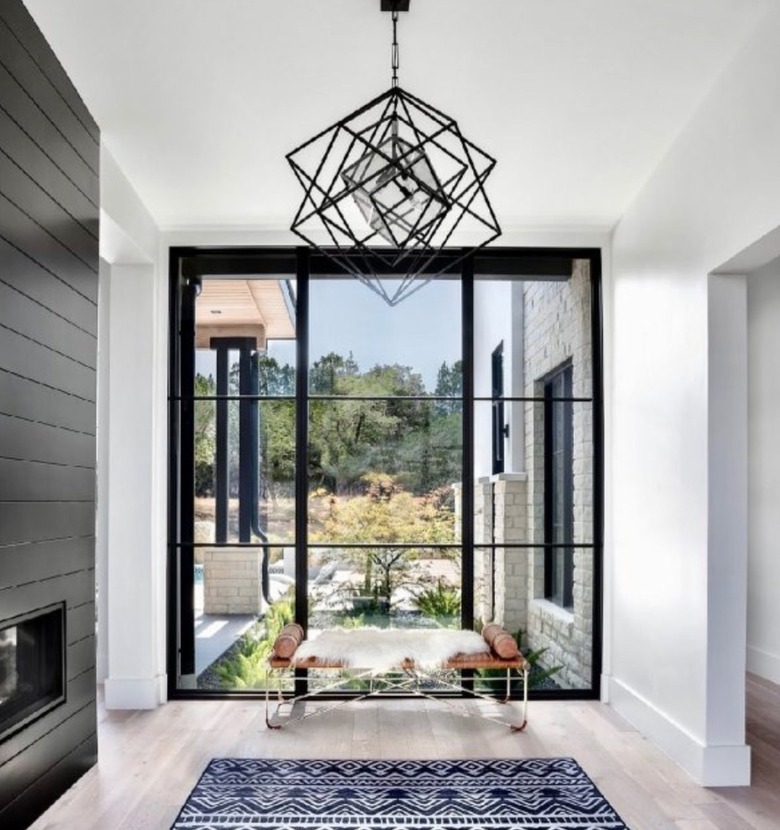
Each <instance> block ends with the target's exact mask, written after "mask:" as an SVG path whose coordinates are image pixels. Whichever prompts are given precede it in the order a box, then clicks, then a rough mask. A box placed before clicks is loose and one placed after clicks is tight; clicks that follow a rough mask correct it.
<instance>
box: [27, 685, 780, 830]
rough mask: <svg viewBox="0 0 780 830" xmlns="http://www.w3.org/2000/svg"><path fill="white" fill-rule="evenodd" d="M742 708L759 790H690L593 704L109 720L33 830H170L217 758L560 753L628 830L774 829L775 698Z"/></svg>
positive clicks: (415, 705) (406, 703)
mask: <svg viewBox="0 0 780 830" xmlns="http://www.w3.org/2000/svg"><path fill="white" fill-rule="evenodd" d="M747 699H748V720H747V732H748V742H749V743H750V745H751V746H752V748H753V782H754V783H753V786H752V787H750V788H747V787H737V788H723V789H718V790H713V789H704V788H702V787H699V786H697V785H696V784H694V783H693V782H692V781H691V779H690V778H689V777H688V776H687V775H686V774H685V773H684V772H683V771H682V770H681V769H679V768H678V767H677V766H676V765H675V764H674V763H673V762H672V761H670V760H669V759H668V758H667V757H666V756H665V755H664V754H663V753H662V752H660V751H659V750H658V749H656V748H655V747H654V746H652V745H651V744H650V743H649V742H648V741H646V740H644V739H643V738H642V737H641V736H640V735H638V734H637V732H636V731H635V730H634V729H632V728H631V727H630V726H629V725H628V724H627V723H626V722H625V721H623V720H622V719H621V718H620V717H618V716H617V715H615V714H614V712H613V711H612V710H611V709H610V708H609V707H608V706H603V705H602V704H600V703H595V702H563V703H551V702H538V703H532V704H531V710H530V714H531V719H530V723H529V726H528V729H527V731H526V732H525V733H522V734H513V733H511V732H509V731H508V730H504V729H502V728H501V727H500V726H496V725H494V724H491V723H486V722H484V721H481V720H479V719H477V718H464V717H461V716H458V715H457V714H453V713H451V712H448V711H447V707H446V706H443V705H442V704H440V703H429V702H424V703H422V704H421V703H420V702H417V701H411V700H403V701H382V702H380V703H375V702H369V703H365V704H359V705H357V706H350V707H346V708H344V709H341V710H339V711H336V712H332V713H329V714H328V715H326V716H324V717H323V718H321V719H320V718H314V719H312V720H310V721H307V722H306V723H303V724H298V725H296V726H293V727H290V728H289V729H286V730H282V731H280V732H270V731H268V730H267V729H266V728H265V724H264V719H263V710H262V704H261V703H259V702H251V701H213V702H200V701H181V702H174V703H169V704H168V705H166V706H162V707H160V708H159V709H157V710H155V711H149V712H126V713H122V712H106V711H101V715H100V717H101V723H100V733H99V734H100V763H99V764H98V766H97V767H95V768H93V769H92V770H91V771H90V772H89V773H88V774H87V775H85V776H84V777H83V778H82V779H81V780H80V781H79V782H78V783H77V784H76V786H74V787H73V788H72V789H71V790H69V791H68V792H67V793H66V794H65V795H64V796H63V797H62V798H61V799H60V801H58V802H57V803H56V804H55V805H54V806H53V807H52V808H51V809H50V810H49V811H48V812H47V813H46V814H44V815H43V816H42V817H41V818H40V819H39V820H38V821H37V822H36V823H35V824H33V825H32V828H31V830H109V828H110V830H166V828H169V827H170V825H171V823H172V822H173V821H174V819H175V818H176V815H177V813H178V810H179V808H180V807H181V805H182V803H183V802H184V800H185V799H186V797H187V795H188V793H189V792H190V790H191V789H192V787H193V786H194V785H195V782H196V780H197V779H198V777H199V775H200V773H201V771H202V769H203V767H204V766H205V764H206V762H207V761H208V760H209V759H210V758H212V757H220V756H239V757H272V756H277V757H287V758H376V757H379V758H492V757H504V758H513V757H518V758H519V757H540V756H559V755H566V756H573V757H574V758H576V759H577V760H578V761H579V763H580V764H581V765H582V767H583V768H584V769H585V771H586V772H587V773H588V774H589V775H590V777H591V778H592V779H593V780H594V781H595V782H596V784H597V785H598V787H599V788H600V789H601V791H602V792H603V793H604V795H605V796H606V797H607V799H608V800H609V801H610V802H611V803H612V805H613V806H614V807H615V809H616V810H617V811H618V812H619V813H620V814H621V816H622V817H623V818H624V820H625V821H626V823H627V824H628V826H629V827H630V828H632V830H778V828H780V687H778V686H774V685H772V684H771V683H768V682H766V681H763V680H761V679H759V678H756V677H752V676H748V681H747ZM470 705H472V704H470ZM480 705H481V704H480Z"/></svg>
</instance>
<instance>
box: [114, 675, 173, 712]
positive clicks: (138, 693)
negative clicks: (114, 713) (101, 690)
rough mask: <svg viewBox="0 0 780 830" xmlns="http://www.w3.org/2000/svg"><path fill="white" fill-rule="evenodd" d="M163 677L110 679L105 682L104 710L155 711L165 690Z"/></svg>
mask: <svg viewBox="0 0 780 830" xmlns="http://www.w3.org/2000/svg"><path fill="white" fill-rule="evenodd" d="M165 683H166V680H165V676H164V675H162V676H160V675H158V676H157V677H111V678H108V679H107V680H106V682H105V703H106V709H155V708H156V707H157V706H158V705H159V703H160V702H161V693H162V690H164V689H165Z"/></svg>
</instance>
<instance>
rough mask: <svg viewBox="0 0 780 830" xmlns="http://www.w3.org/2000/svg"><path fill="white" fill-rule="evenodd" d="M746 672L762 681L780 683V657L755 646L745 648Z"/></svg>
mask: <svg viewBox="0 0 780 830" xmlns="http://www.w3.org/2000/svg"><path fill="white" fill-rule="evenodd" d="M747 670H748V671H749V672H752V673H753V674H757V675H758V676H759V677H763V678H764V680H769V681H771V682H772V683H780V655H777V654H772V653H771V652H769V651H764V650H763V649H761V648H756V647H755V646H748V647H747Z"/></svg>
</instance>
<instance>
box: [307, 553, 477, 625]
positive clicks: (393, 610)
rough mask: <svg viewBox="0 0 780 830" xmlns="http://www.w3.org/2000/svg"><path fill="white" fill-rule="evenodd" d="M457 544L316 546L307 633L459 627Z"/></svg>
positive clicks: (458, 561)
mask: <svg viewBox="0 0 780 830" xmlns="http://www.w3.org/2000/svg"><path fill="white" fill-rule="evenodd" d="M460 556H461V552H460V548H435V549H434V548H425V547H419V548H413V549H408V548H407V549H404V548H393V547H380V546H376V547H359V548H358V547H355V548H315V549H312V550H311V551H310V554H309V618H310V633H311V634H312V636H313V635H315V634H316V633H318V632H319V631H321V630H322V629H325V628H333V627H335V626H339V627H346V628H360V627H362V626H366V625H374V626H380V627H383V628H384V627H388V626H392V627H394V628H437V627H441V626H445V627H450V628H459V627H460Z"/></svg>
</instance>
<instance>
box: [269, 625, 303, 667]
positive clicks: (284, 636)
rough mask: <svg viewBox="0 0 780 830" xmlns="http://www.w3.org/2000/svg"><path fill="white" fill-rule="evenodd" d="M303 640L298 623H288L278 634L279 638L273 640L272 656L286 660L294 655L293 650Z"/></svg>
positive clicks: (301, 630)
mask: <svg viewBox="0 0 780 830" xmlns="http://www.w3.org/2000/svg"><path fill="white" fill-rule="evenodd" d="M301 640H303V629H302V628H301V627H300V626H299V625H298V623H289V624H288V625H286V626H285V627H284V628H283V629H282V630H281V631H280V632H279V636H278V637H277V638H276V639H275V640H274V654H275V655H276V656H277V657H281V658H282V659H283V660H287V659H289V658H290V657H292V656H293V654H295V649H297V648H298V646H299V645H300V643H301Z"/></svg>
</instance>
